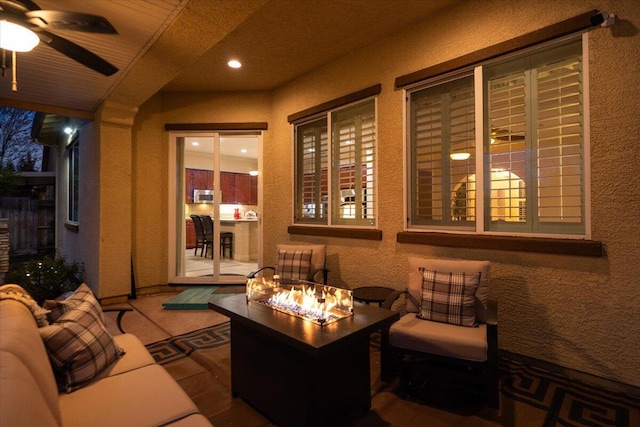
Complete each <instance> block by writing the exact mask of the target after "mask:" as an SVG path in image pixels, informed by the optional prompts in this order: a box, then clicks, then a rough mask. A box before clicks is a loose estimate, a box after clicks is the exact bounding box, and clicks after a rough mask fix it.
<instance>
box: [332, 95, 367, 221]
mask: <svg viewBox="0 0 640 427" xmlns="http://www.w3.org/2000/svg"><path fill="white" fill-rule="evenodd" d="M331 126H332V149H333V156H332V158H333V165H332V170H331V174H332V181H331V182H332V194H333V199H332V210H333V215H332V222H333V223H334V224H343V225H346V224H349V225H375V216H374V215H375V211H374V204H375V198H376V192H375V179H374V178H375V177H374V172H375V160H376V159H375V156H376V152H375V141H376V130H375V102H374V101H373V100H370V101H366V102H364V103H360V104H358V105H355V106H352V107H347V108H344V109H342V110H338V111H335V112H333V113H332V115H331Z"/></svg>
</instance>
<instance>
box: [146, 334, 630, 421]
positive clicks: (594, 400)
mask: <svg viewBox="0 0 640 427" xmlns="http://www.w3.org/2000/svg"><path fill="white" fill-rule="evenodd" d="M230 341H231V328H230V324H229V322H225V323H222V324H219V325H216V326H213V327H208V328H204V329H200V330H197V331H193V332H190V333H187V334H184V335H179V336H176V337H172V338H170V339H167V340H163V341H159V342H156V343H153V344H149V345H147V349H148V350H149V351H150V352H151V354H152V355H153V357H154V359H155V360H156V362H158V363H159V364H161V365H166V366H167V367H168V366H171V365H174V366H175V364H173V363H172V362H178V361H180V360H183V359H185V358H189V357H191V358H192V359H193V358H194V357H196V354H194V352H196V351H197V350H203V351H204V352H203V351H201V352H199V353H200V355H199V356H198V357H197V358H196V359H197V360H199V361H200V362H202V360H201V359H202V358H203V357H204V358H206V357H209V358H210V357H215V356H212V355H214V354H216V352H215V351H213V352H209V351H207V350H209V349H216V348H219V347H223V346H226V345H227V344H229V343H230ZM379 349H380V334H379V333H375V334H372V337H371V352H372V354H374V352H379ZM218 354H219V353H218ZM226 363H228V361H226ZM205 365H207V363H205ZM229 368H230V367H229ZM500 369H501V371H502V379H501V390H500V391H501V396H500V400H501V404H500V408H501V409H500V412H501V416H499V417H498V419H497V421H499V422H500V423H501V424H502V425H505V426H517V427H519V426H526V427H534V426H540V427H560V426H571V427H587V426H588V427H637V426H640V398H636V397H633V396H628V395H623V394H620V393H615V392H612V391H609V390H605V389H602V388H598V387H594V386H590V385H587V384H584V383H582V382H579V381H576V380H574V379H571V378H568V377H565V376H562V375H558V374H554V373H550V372H548V371H545V370H543V369H539V368H536V367H532V366H529V365H525V364H522V363H520V362H516V361H513V360H510V359H502V360H501V361H500ZM426 408H427V407H425V410H428V409H426Z"/></svg>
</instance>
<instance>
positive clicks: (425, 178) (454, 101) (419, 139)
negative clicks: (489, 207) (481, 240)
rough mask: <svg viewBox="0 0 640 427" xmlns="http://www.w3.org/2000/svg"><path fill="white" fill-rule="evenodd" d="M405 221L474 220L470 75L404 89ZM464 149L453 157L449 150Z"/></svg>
mask: <svg viewBox="0 0 640 427" xmlns="http://www.w3.org/2000/svg"><path fill="white" fill-rule="evenodd" d="M410 114H411V129H410V131H411V132H410V133H411V177H410V182H411V186H410V189H409V191H410V199H411V217H410V221H411V224H417V225H429V224H433V225H456V226H460V225H466V226H469V225H470V224H471V225H472V224H473V222H474V221H475V158H476V156H475V123H474V120H475V118H474V117H475V114H474V89H473V78H472V77H471V76H469V77H465V78H462V79H458V80H455V81H453V82H449V83H445V84H441V85H438V86H433V87H429V88H426V89H422V90H419V91H416V92H413V93H411V95H410ZM465 153H466V154H468V155H469V157H468V158H462V159H453V158H452V157H451V155H452V154H459V155H462V154H465Z"/></svg>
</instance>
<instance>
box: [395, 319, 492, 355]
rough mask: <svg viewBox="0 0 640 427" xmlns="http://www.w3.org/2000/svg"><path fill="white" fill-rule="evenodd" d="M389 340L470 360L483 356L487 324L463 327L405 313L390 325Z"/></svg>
mask: <svg viewBox="0 0 640 427" xmlns="http://www.w3.org/2000/svg"><path fill="white" fill-rule="evenodd" d="M389 344H391V345H392V346H393V347H397V348H402V349H405V350H412V351H417V352H420V353H429V354H436V355H438V356H443V357H451V358H455V359H464V360H470V361H474V362H485V361H486V360H487V325H486V324H480V325H478V327H477V328H463V327H460V326H456V325H450V324H448V323H441V322H429V321H425V320H421V319H419V318H418V317H416V316H415V315H412V314H407V315H406V316H402V317H401V318H400V320H398V321H397V322H395V323H394V324H393V325H391V328H390V330H389Z"/></svg>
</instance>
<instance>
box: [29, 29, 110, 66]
mask: <svg viewBox="0 0 640 427" xmlns="http://www.w3.org/2000/svg"><path fill="white" fill-rule="evenodd" d="M33 30H34V31H35V32H36V34H38V37H40V41H42V42H43V43H46V44H47V45H49V46H50V47H52V48H54V49H55V50H57V51H58V52H60V53H62V54H63V55H66V56H68V57H69V58H71V59H73V60H75V61H77V62H79V63H81V64H82V65H85V66H87V67H89V68H91V69H92V70H95V71H97V72H99V73H101V74H104V75H105V76H111V75H113V74H115V73H116V72H118V68H116V67H115V66H113V65H111V64H110V63H109V62H107V61H105V60H104V59H102V58H100V57H99V56H98V55H96V54H94V53H92V52H89V51H88V50H87V49H85V48H83V47H82V46H79V45H77V44H75V43H73V42H72V41H69V40H67V39H65V38H62V37H59V36H56V35H55V34H51V33H50V32H48V31H45V30H42V29H39V28H34V29H33Z"/></svg>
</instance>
